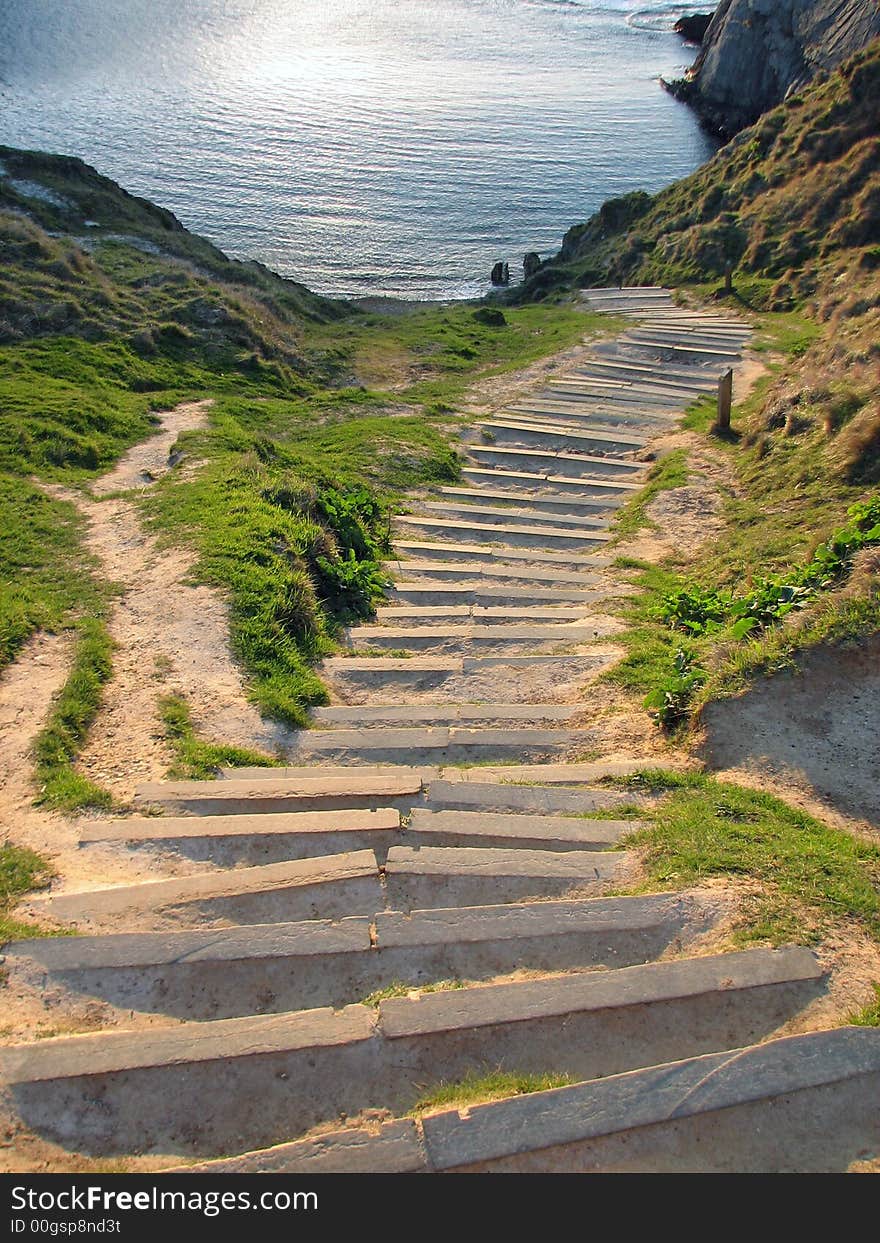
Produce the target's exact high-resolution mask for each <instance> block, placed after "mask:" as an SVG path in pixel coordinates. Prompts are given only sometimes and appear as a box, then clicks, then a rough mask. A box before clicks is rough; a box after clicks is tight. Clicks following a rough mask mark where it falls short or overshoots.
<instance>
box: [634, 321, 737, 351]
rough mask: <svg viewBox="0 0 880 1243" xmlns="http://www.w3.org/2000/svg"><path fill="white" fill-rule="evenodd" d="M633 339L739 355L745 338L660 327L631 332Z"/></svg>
mask: <svg viewBox="0 0 880 1243" xmlns="http://www.w3.org/2000/svg"><path fill="white" fill-rule="evenodd" d="M630 340H632V341H647V342H649V343H651V344H655V343H656V344H658V345H664V346H674V347H675V348H684V349H688V350H690V349H698V350H704V351H706V352H707V353H709V354H718V355H719V356H722V355H725V354H729V355H731V356H732V357H737V358H738V357H739V355H740V353H741V351H742V345H743V338H741V337H729V336H720V335H718V336H712V335H711V334H705V335H698V334H697V333H695V332H682V331H678V330H675V329H670V330H668V331H664V330H663V329H658V328H656V327H655V328H645V329H644V330H643V331H641V332H632V333H630Z"/></svg>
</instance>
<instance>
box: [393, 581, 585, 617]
mask: <svg viewBox="0 0 880 1243" xmlns="http://www.w3.org/2000/svg"><path fill="white" fill-rule="evenodd" d="M493 581H494V580H493ZM604 595H605V593H604V592H601V591H580V590H579V589H578V588H576V587H567V588H566V587H513V586H511V587H504V586H501V585H493V586H480V585H478V584H474V585H473V586H471V585H470V584H468V583H444V582H434V581H426V582H424V583H409V582H406V581H403V582H398V583H396V584H395V586H394V588H393V590H392V591H391V592H390V593H389V598H390V599H391V600H393V601H394V602H398V601H399V602H400V603H401V604H406V605H407V606H409V607H410V608H425V607H427V606H428V605H438V606H439V607H440V609H441V611H443V610H445V609H448V608H455V607H456V606H461V605H465V606H469V607H473V608H484V609H485V608H504V607H515V606H516V605H520V604H527V603H531V602H533V601H537V602H541V603H546V604H547V605H556V606H558V607H565V606H566V605H574V604H580V605H582V606H583V605H585V604H595V602H596V601H597V600H601V599H602V598H603V596H604ZM380 612H381V610H380Z"/></svg>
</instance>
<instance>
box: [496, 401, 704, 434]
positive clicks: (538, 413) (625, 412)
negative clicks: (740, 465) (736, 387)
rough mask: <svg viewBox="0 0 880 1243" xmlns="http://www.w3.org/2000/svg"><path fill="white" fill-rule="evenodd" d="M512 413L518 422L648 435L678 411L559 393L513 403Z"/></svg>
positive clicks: (673, 418)
mask: <svg viewBox="0 0 880 1243" xmlns="http://www.w3.org/2000/svg"><path fill="white" fill-rule="evenodd" d="M683 400H689V397H684V396H683V397H681V398H679V402H681V401H683ZM510 413H511V414H512V415H513V416H514V417H515V418H516V420H517V422H519V423H529V424H532V423H554V424H555V425H556V426H557V427H570V428H572V430H574V431H578V430H586V431H592V430H593V429H594V428H595V429H596V430H601V431H606V432H607V431H612V430H615V429H622V430H623V431H624V432H626V433H632V434H633V435H641V436H645V437H647V436H655V435H657V433H658V432H661V431H663V429H664V428H666V427H670V426H671V425H672V424H673V423H674V421H675V417H676V414H677V413H678V411H677V410H676V409H673V408H671V407H670V409H669V410H661V409H659V408H657V407H654V408H653V409H651V410H650V411H649V410H646V409H645V408H644V407H640V406H637V405H635V404H633V405H630V404H629V403H627V404H622V405H620V406H617V407H616V408H614V409H609V406H608V404H607V403H605V402H599V401H593V400H585V401H573V400H572V399H571V398H570V397H563V396H560V397H559V398H558V400H554V399H552V398H545V399H544V400H543V401H540V402H538V401H535V402H530V403H528V402H524V403H522V404H521V405H518V406H516V407H513V408H512V409H511V411H510Z"/></svg>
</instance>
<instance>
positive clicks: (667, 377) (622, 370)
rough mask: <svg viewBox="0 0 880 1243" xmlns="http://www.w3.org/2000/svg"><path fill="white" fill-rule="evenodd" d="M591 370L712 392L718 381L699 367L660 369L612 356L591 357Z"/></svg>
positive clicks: (623, 377)
mask: <svg viewBox="0 0 880 1243" xmlns="http://www.w3.org/2000/svg"><path fill="white" fill-rule="evenodd" d="M589 368H590V370H591V371H592V372H593V373H594V374H596V375H607V376H612V377H613V376H618V375H619V376H620V377H621V378H622V379H632V380H633V381H636V382H639V381H640V382H642V383H645V384H651V383H654V382H656V381H658V380H659V381H660V382H668V383H670V384H673V385H675V386H676V387H680V388H684V389H690V388H695V389H698V390H703V391H706V392H712V391H713V390H714V388H715V384H716V381H715V380H714V379H713V378H712V377H711V376H707V375H706V374H705V373H704V372H703V371H701V370H700V368H699V367H678V368H675V367H663V368H661V369H658V368H657V367H653V366H651V364H650V363H624V362H614V360H613V359H610V358H591V359H590V363H589Z"/></svg>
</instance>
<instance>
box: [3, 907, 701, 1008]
mask: <svg viewBox="0 0 880 1243" xmlns="http://www.w3.org/2000/svg"><path fill="white" fill-rule="evenodd" d="M711 919H712V916H711V905H710V904H703V903H701V901H700V900H699V899H698V898H695V897H693V896H686V897H680V896H677V895H676V896H670V895H666V894H656V895H650V896H646V897H636V898H590V899H583V898H581V899H573V900H557V901H547V902H539V903H523V904H517V903H511V904H509V905H506V906H476V907H467V908H457V907H456V908H451V909H445V910H444V909H435V910H426V911H413V912H411V913H410V914H402V913H400V912H397V911H387V912H385V911H378V912H377V913H375V915H373V916H372V917H369V916H353V917H348V918H345V919H341V920H339V921H338V922H335V923H333V922H331V921H329V920H310V921H305V922H301V923H281V924H252V925H248V926H245V927H234V928H220V929H218V928H213V929H210V930H208V931H206V930H202V929H194V930H191V931H185V932H158V933H157V932H141V933H110V934H107V935H104V936H81V937H42V938H39V939H37V940H28V941H18V942H14V943H13V944H12V945H10V946H9V947H8V950H7V952H6V957H7V967H8V970H9V971H10V972H13V973H14V978H15V981H16V983H19V982H22V981H24V982H29V981H33V982H34V985H35V986H36V987H41V988H45V982H44V978H43V977H44V976H45V975H46V974H48V975H49V976H50V977H51V980H52V985H53V987H54V988H56V989H58V988H60V989H65V990H67V992H68V993H69V994H73V995H80V996H82V995H86V996H93V997H99V998H100V999H101V1000H103V1001H105V1002H107V1003H109V1004H110V1005H113V1006H116V1007H118V1008H119V1009H124V1010H135V1011H139V1012H142V1013H149V1014H163V1015H168V1016H170V1017H173V1018H178V1019H197V1020H200V1021H205V1020H211V1019H218V1018H233V1017H236V1016H239V1015H247V1014H263V1013H278V1012H281V1011H285V1010H305V1009H311V1008H312V1007H317V1006H336V1007H341V1006H345V1005H349V1004H351V1003H352V1002H355V1001H358V1000H360V999H361V998H363V997H366V996H368V995H369V994H370V993H372V992H375V991H376V990H378V989H382V988H387V987H388V986H389V985H390V984H393V983H395V982H400V983H405V984H410V985H412V987H413V988H417V987H418V986H419V985H420V984H431V983H433V982H435V981H437V980H446V979H458V980H488V979H492V978H493V977H494V976H499V975H507V974H510V973H512V972H514V971H517V970H520V969H522V968H523V967H527V968H528V969H530V970H533V971H570V970H573V969H581V970H584V969H588V968H595V967H616V966H629V965H630V964H633V963H639V962H645V961H647V960H650V959H654V958H657V957H659V956H660V954H662V953H663V951H664V950H665V949H666V948H667V947H668V946H669V944H670V942H672V941H673V940H676V939H680V938H682V937H683V936H685V935H687V936H691V935H695V934H696V933H699V932H701V931H703V930H704V929H705V928H706V927H707V926H711ZM371 930H372V931H371Z"/></svg>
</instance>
